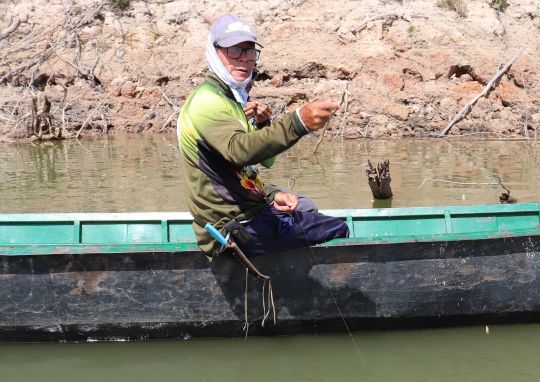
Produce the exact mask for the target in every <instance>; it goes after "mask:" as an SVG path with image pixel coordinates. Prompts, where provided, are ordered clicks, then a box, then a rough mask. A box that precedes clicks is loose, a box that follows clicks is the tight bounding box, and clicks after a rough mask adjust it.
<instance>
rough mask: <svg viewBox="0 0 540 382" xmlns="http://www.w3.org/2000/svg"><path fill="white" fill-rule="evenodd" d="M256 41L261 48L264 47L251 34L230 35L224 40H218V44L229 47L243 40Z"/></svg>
mask: <svg viewBox="0 0 540 382" xmlns="http://www.w3.org/2000/svg"><path fill="white" fill-rule="evenodd" d="M246 41H249V42H254V43H255V44H257V45H258V46H260V47H261V48H264V46H262V45H261V44H259V43H258V42H257V41H256V40H255V39H254V38H253V37H250V36H229V37H227V38H224V39H222V40H218V41H216V44H217V45H219V46H221V47H223V48H229V47H231V46H233V45H236V44H240V43H241V42H246Z"/></svg>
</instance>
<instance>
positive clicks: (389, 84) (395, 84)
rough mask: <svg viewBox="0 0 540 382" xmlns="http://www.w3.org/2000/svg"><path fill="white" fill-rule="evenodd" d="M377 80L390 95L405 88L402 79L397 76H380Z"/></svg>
mask: <svg viewBox="0 0 540 382" xmlns="http://www.w3.org/2000/svg"><path fill="white" fill-rule="evenodd" d="M378 80H379V81H380V82H381V83H382V85H383V86H385V87H386V89H388V91H389V92H390V93H395V92H398V91H400V90H403V88H404V87H405V82H404V81H403V78H401V76H399V75H397V74H382V75H381V76H380V77H379V78H378Z"/></svg>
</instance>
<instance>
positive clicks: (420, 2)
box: [0, 0, 540, 140]
mask: <svg viewBox="0 0 540 382" xmlns="http://www.w3.org/2000/svg"><path fill="white" fill-rule="evenodd" d="M492 2H493V4H492ZM497 4H498V5H502V6H503V7H502V8H503V9H501V8H498V7H497ZM227 12H231V13H234V14H237V15H239V16H241V17H243V18H246V19H248V20H250V21H252V22H253V24H254V25H255V27H256V29H257V32H258V34H259V39H260V41H261V43H262V44H263V45H264V50H263V54H262V56H261V60H260V62H259V69H260V74H259V76H258V81H257V83H256V85H255V88H254V91H253V95H254V96H255V97H257V98H258V99H261V100H264V101H265V102H267V103H269V104H270V105H271V106H272V107H273V108H274V110H275V112H276V114H278V113H279V112H282V111H285V110H291V109H293V108H295V107H296V106H298V105H299V104H302V103H303V102H306V101H308V100H314V99H320V98H332V99H335V100H339V99H341V97H342V94H343V92H345V91H346V92H347V95H348V97H347V101H348V102H347V111H346V112H339V113H338V114H337V115H336V117H335V118H334V119H333V120H332V122H331V124H330V128H331V129H333V132H334V133H338V134H340V135H343V137H347V138H354V137H370V138H376V137H390V136H391V137H403V136H417V137H424V136H430V135H438V134H440V132H441V131H443V130H445V128H446V127H447V126H448V124H449V122H450V121H451V120H452V118H454V117H455V116H456V114H457V113H458V112H459V111H460V110H461V109H462V108H463V107H464V106H465V105H466V104H467V103H469V102H470V101H471V100H473V99H474V98H475V97H476V96H477V95H479V94H480V93H481V92H482V91H483V90H484V89H485V87H486V85H487V84H488V83H489V82H490V80H491V79H492V78H493V76H494V75H495V74H496V73H497V72H498V71H499V69H501V68H502V67H503V66H504V65H505V64H506V63H508V62H509V61H510V59H511V58H512V57H513V56H514V55H515V54H516V53H518V52H520V51H521V50H522V49H524V50H523V53H522V54H521V55H520V56H519V58H517V60H516V61H515V63H514V64H513V65H512V66H511V67H510V68H509V70H508V71H505V73H502V75H501V77H500V79H499V80H498V81H496V82H495V84H494V87H495V89H494V90H493V91H491V92H490V93H489V95H488V97H481V98H480V99H479V100H478V102H476V103H475V105H474V106H473V107H472V109H471V111H470V112H469V113H467V114H466V115H465V117H464V118H463V119H462V120H459V121H457V122H456V123H455V124H454V125H453V126H452V127H451V129H450V131H449V133H448V134H449V135H468V136H469V135H470V136H478V137H482V136H490V137H530V138H535V137H536V131H537V129H538V127H539V126H540V91H539V90H540V76H539V73H540V57H539V56H538V52H539V51H540V38H539V36H540V0H515V1H512V2H511V3H507V2H506V1H505V0H484V1H467V2H465V1H459V0H440V1H439V2H437V0H412V1H406V0H404V1H393V0H386V1H385V0H382V1H377V0H364V1H346V0H324V1H323V0H312V1H309V0H308V1H304V0H271V1H244V2H242V5H241V6H240V5H239V3H238V2H236V1H218V2H212V1H206V0H200V1H168V0H161V1H159V0H156V1H149V0H147V1H128V0H114V1H113V0H107V1H101V2H99V1H84V0H78V1H70V2H67V1H65V2H63V1H54V0H50V1H46V0H34V1H31V0H24V1H7V2H3V3H2V4H0V137H2V138H3V139H4V140H15V139H21V138H28V137H30V136H34V138H35V136H36V135H39V134H42V135H43V136H49V135H50V133H51V131H50V130H51V129H50V128H51V127H54V131H53V133H54V134H55V135H59V134H62V135H63V136H67V135H71V136H74V135H77V134H89V133H103V132H115V131H131V132H163V131H168V130H169V131H170V130H171V129H173V128H174V126H175V118H176V113H177V111H178V110H179V107H180V106H181V104H182V102H183V100H184V99H185V97H186V95H187V94H188V93H189V92H190V91H191V90H192V89H193V88H194V86H196V85H197V84H198V83H200V82H201V80H202V78H203V75H204V72H205V69H206V65H205V60H204V45H205V42H206V38H207V33H208V29H209V26H210V24H211V23H212V21H213V20H214V19H215V18H216V17H218V16H219V15H221V14H223V13H227ZM32 96H33V97H32ZM43 96H45V97H46V99H47V100H48V101H50V105H49V106H47V103H46V100H45V99H44V98H45V97H43ZM32 99H34V101H32ZM33 103H34V104H33ZM47 107H48V108H47Z"/></svg>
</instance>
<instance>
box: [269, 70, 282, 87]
mask: <svg viewBox="0 0 540 382" xmlns="http://www.w3.org/2000/svg"><path fill="white" fill-rule="evenodd" d="M283 82H284V76H283V74H281V73H278V74H276V75H275V76H274V77H272V79H271V80H270V83H271V84H272V85H274V86H275V87H276V88H279V87H282V86H283Z"/></svg>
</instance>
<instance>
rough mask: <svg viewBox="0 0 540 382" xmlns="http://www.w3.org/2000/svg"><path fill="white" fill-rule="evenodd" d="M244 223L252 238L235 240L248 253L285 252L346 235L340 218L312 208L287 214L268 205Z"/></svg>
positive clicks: (346, 232) (346, 230)
mask: <svg viewBox="0 0 540 382" xmlns="http://www.w3.org/2000/svg"><path fill="white" fill-rule="evenodd" d="M243 225H244V227H245V228H246V230H247V231H248V232H249V233H250V234H251V236H252V237H253V239H252V240H251V241H250V242H249V243H244V244H241V243H238V245H239V246H240V248H241V249H242V250H243V251H244V252H245V254H246V255H247V256H254V255H261V254H266V253H273V252H284V251H288V250H291V249H295V248H299V247H307V246H310V245H315V244H320V243H324V242H326V241H329V240H332V239H336V238H344V237H348V236H349V228H348V227H347V224H345V222H343V221H342V220H340V219H336V218H334V217H331V216H326V215H323V214H320V213H318V212H312V211H295V212H293V213H292V214H287V213H283V212H279V211H277V210H276V209H275V208H273V207H270V206H267V207H265V208H264V209H262V210H261V212H259V213H258V214H257V215H256V216H255V217H254V218H253V219H251V220H250V221H248V222H246V223H243Z"/></svg>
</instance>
